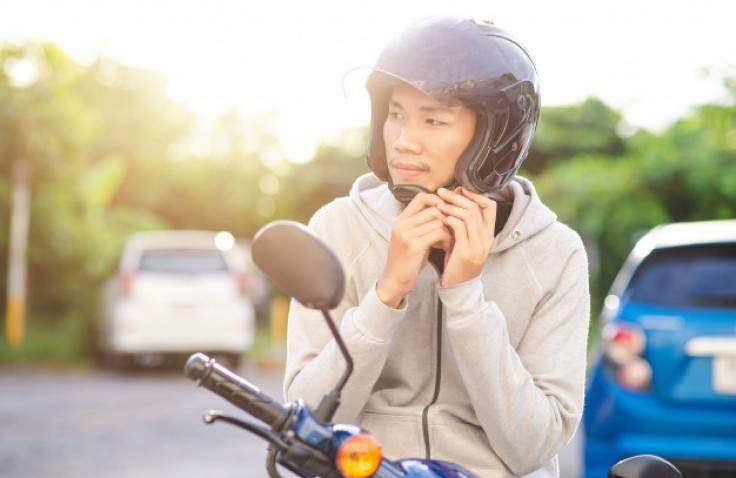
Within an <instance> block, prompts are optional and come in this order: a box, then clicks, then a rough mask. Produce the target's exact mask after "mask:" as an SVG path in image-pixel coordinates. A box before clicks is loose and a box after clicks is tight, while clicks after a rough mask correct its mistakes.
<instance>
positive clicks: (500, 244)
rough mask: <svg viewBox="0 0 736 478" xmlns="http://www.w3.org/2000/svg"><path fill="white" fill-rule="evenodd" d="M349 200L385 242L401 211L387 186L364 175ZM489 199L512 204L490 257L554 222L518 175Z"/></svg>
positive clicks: (373, 177) (548, 212)
mask: <svg viewBox="0 0 736 478" xmlns="http://www.w3.org/2000/svg"><path fill="white" fill-rule="evenodd" d="M349 197H350V201H351V202H352V203H353V205H354V206H355V207H356V208H357V209H358V210H359V211H360V214H362V216H363V217H364V218H365V219H366V221H367V222H368V223H369V224H370V225H371V227H372V228H373V230H374V231H376V233H378V234H379V235H380V236H381V237H383V238H384V239H385V240H386V242H388V240H389V238H390V237H391V226H392V225H393V222H394V220H395V219H396V217H397V216H398V215H399V214H401V211H402V210H403V206H402V205H401V203H399V202H398V201H397V200H396V198H395V197H394V195H393V194H392V193H391V191H390V190H389V188H388V184H387V183H386V182H384V181H382V180H380V179H378V178H377V177H376V176H375V175H374V174H373V173H368V174H364V175H363V176H360V177H359V178H358V179H356V181H355V182H354V183H353V186H352V188H351V190H350V195H349ZM491 199H494V200H496V201H503V202H507V203H510V204H511V205H512V206H511V214H510V215H509V218H508V220H507V221H506V225H505V226H504V228H503V229H502V230H501V231H500V232H499V233H498V235H497V236H496V241H495V242H494V244H493V249H492V251H491V253H492V254H496V253H499V252H502V251H504V250H506V249H508V248H510V247H512V246H514V245H515V244H518V243H520V242H523V241H525V240H526V239H529V238H530V237H533V236H535V235H536V234H538V233H539V232H540V231H542V230H544V229H545V228H547V227H549V226H551V225H552V224H554V223H555V221H556V220H557V216H556V215H555V213H553V212H552V211H551V210H550V209H549V208H548V207H547V206H545V205H544V204H543V203H542V201H541V200H540V199H539V196H537V192H536V190H535V189H534V185H533V184H532V183H531V182H530V181H529V180H527V179H525V178H522V177H519V176H515V177H514V178H513V179H512V180H511V181H510V182H509V183H508V184H506V186H504V187H503V188H502V189H500V190H499V191H496V192H494V193H493V194H492V195H491Z"/></svg>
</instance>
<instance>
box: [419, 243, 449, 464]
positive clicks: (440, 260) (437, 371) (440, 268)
mask: <svg viewBox="0 0 736 478" xmlns="http://www.w3.org/2000/svg"><path fill="white" fill-rule="evenodd" d="M432 252H434V251H432ZM429 262H430V264H432V266H434V268H435V270H436V271H437V275H438V276H439V278H438V282H437V283H438V284H439V283H440V282H442V274H443V272H444V269H445V267H444V265H445V254H444V251H442V252H436V253H435V254H432V253H430V257H429ZM436 322H437V324H436V327H437V341H436V347H437V353H436V357H437V362H436V363H435V367H434V394H433V395H432V400H431V401H430V402H429V403H428V404H427V405H426V406H425V407H424V409H423V410H422V434H423V435H424V454H425V458H426V459H427V460H430V459H431V449H430V446H429V409H430V407H431V406H432V405H434V404H435V403H437V399H438V398H439V396H440V385H441V384H442V301H441V300H440V298H439V297H438V298H437V317H436Z"/></svg>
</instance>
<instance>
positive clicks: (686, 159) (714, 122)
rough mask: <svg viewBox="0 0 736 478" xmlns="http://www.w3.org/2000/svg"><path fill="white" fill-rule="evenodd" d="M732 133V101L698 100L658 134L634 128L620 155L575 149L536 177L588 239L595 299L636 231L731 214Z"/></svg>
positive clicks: (735, 169)
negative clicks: (707, 102)
mask: <svg viewBox="0 0 736 478" xmlns="http://www.w3.org/2000/svg"><path fill="white" fill-rule="evenodd" d="M735 138H736V107H734V106H730V105H704V106H702V107H700V108H697V109H696V110H695V111H694V112H693V113H692V114H691V115H690V116H688V117H687V118H683V119H681V120H680V121H678V122H676V123H675V124H674V125H673V126H672V127H670V128H669V129H668V130H667V131H665V132H664V133H662V134H661V135H654V134H651V133H648V132H645V131H640V132H638V133H637V134H636V135H634V136H633V137H631V138H629V139H628V141H627V145H626V146H627V148H626V152H625V153H624V154H622V155H617V156H610V155H606V154H598V155H588V154H576V155H574V156H572V157H571V158H569V159H568V160H567V161H564V162H560V163H559V164H557V165H555V166H552V167H550V168H549V170H548V171H547V172H546V173H545V174H544V175H542V176H540V177H538V178H536V180H535V184H536V186H537V188H538V190H539V192H540V195H541V196H542V198H543V199H544V200H545V201H546V202H547V203H548V204H549V205H550V207H551V208H552V209H553V210H555V211H556V212H557V213H558V214H559V216H560V218H561V219H562V220H563V221H564V222H567V223H569V224H570V225H571V226H572V227H573V228H575V229H576V230H578V231H579V232H581V234H583V236H584V237H587V238H589V239H590V241H591V242H592V243H593V244H595V245H596V247H595V251H593V252H594V253H595V257H593V260H594V263H595V264H596V265H597V267H596V268H595V270H594V271H593V277H592V286H593V291H594V293H595V295H594V299H595V301H594V303H595V304H596V305H598V306H599V305H600V302H601V300H602V294H603V293H605V292H606V291H607V289H608V288H609V286H610V284H611V283H612V281H613V278H614V276H615V274H616V272H617V271H618V269H619V267H620V266H621V263H622V262H623V260H624V259H625V257H626V255H628V253H629V251H630V250H631V247H632V246H633V242H634V240H635V239H636V238H637V237H638V236H639V234H640V233H641V232H642V231H644V230H647V229H650V228H652V227H654V226H656V225H657V224H661V223H665V222H673V221H695V220H707V219H719V218H733V217H736V194H735V191H734V190H735V189H736V181H734V180H733V178H734V177H736V139H735ZM601 153H603V152H601Z"/></svg>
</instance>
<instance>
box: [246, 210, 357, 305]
mask: <svg viewBox="0 0 736 478" xmlns="http://www.w3.org/2000/svg"><path fill="white" fill-rule="evenodd" d="M251 255H252V257H253V262H254V263H255V264H256V265H257V266H258V268H259V269H261V270H262V271H263V272H264V273H265V274H266V275H267V276H268V278H269V279H271V281H272V282H273V283H274V284H276V286H277V287H278V288H279V289H281V290H282V291H284V293H286V294H288V295H289V296H290V297H293V298H294V299H296V300H297V301H298V302H299V303H301V304H302V305H304V306H305V307H309V308H311V309H317V310H330V309H334V308H335V307H337V305H338V304H339V303H340V301H341V300H342V296H343V294H344V293H345V273H344V272H343V269H342V266H341V265H340V261H339V260H338V259H337V257H336V256H335V254H334V253H333V252H332V251H331V250H330V249H329V248H328V247H327V246H326V245H325V244H324V243H323V242H322V241H321V240H320V239H319V238H317V237H316V236H315V235H314V234H312V232H311V231H309V229H307V228H306V226H304V225H302V224H300V223H298V222H295V221H287V220H281V221H274V222H271V223H269V224H266V225H265V226H264V227H262V228H261V229H260V230H259V231H258V232H257V233H256V235H255V237H254V238H253V243H252V245H251Z"/></svg>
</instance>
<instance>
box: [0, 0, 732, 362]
mask: <svg viewBox="0 0 736 478" xmlns="http://www.w3.org/2000/svg"><path fill="white" fill-rule="evenodd" d="M444 3H446V2H434V1H422V2H408V1H407V2H391V3H389V2H352V1H351V2H345V1H341V2H337V1H336V0H316V1H311V2H297V1H265V0H249V1H248V2H240V1H232V0H218V1H216V2H205V1H198V0H187V1H177V2H173V1H166V0H148V1H142V0H126V1H122V0H108V1H105V2H82V1H74V0H23V1H20V0H18V1H16V0H5V1H3V3H2V7H1V8H2V11H1V14H0V32H2V33H0V171H1V172H2V174H0V225H1V226H2V228H3V232H2V233H0V271H2V273H0V300H1V301H2V303H3V304H7V306H6V307H4V310H5V314H4V317H5V319H6V320H5V325H6V327H4V328H3V330H2V331H0V335H3V336H6V335H7V333H8V331H7V329H8V327H7V325H8V324H7V323H8V320H7V317H8V314H12V315H13V317H22V323H21V324H20V330H18V327H16V328H15V330H16V331H15V332H13V333H15V334H17V333H22V337H17V338H16V339H15V340H14V344H12V345H11V346H9V344H8V340H7V337H4V340H2V343H1V345H0V360H2V361H5V362H8V361H15V360H21V359H26V360H62V361H69V360H71V361H83V362H84V361H86V360H87V359H88V357H89V356H90V354H91V352H92V350H91V348H92V341H91V340H90V334H92V333H93V331H92V329H93V328H94V327H93V324H94V320H95V314H96V313H97V308H98V304H97V302H98V293H97V291H98V290H99V288H100V286H101V284H102V283H103V282H104V281H105V280H106V279H107V278H108V277H110V276H111V275H112V274H114V272H115V270H116V267H117V261H118V259H119V256H120V253H121V249H122V246H123V243H124V240H125V238H126V237H128V236H129V235H130V234H132V233H133V232H137V231H145V230H156V229H184V228H188V229H206V230H226V231H230V232H231V233H232V234H233V235H234V236H235V237H236V238H237V239H238V241H247V240H248V239H249V238H250V237H252V235H253V234H254V232H255V231H257V229H258V228H259V227H260V226H262V225H263V224H265V223H266V222H268V221H271V220H274V219H280V218H289V219H294V220H297V221H306V220H307V219H308V218H309V217H310V215H311V214H312V213H313V212H314V211H315V210H316V209H317V208H318V207H319V206H320V205H322V204H324V203H326V202H327V201H329V200H331V199H332V198H334V197H336V196H339V195H343V194H345V193H346V192H347V191H348V189H349V186H350V184H351V182H352V180H353V179H354V178H355V177H356V176H358V175H359V174H361V173H363V172H366V171H367V167H366V164H365V160H364V152H365V144H366V137H367V123H368V116H369V109H368V101H367V98H366V97H365V95H364V94H362V93H361V92H360V85H358V87H356V86H355V85H351V84H349V83H350V82H347V83H345V84H343V83H344V82H343V77H344V76H345V74H346V72H348V71H349V70H350V69H352V68H355V67H360V66H366V65H370V64H371V63H372V61H373V59H374V58H375V56H376V55H377V54H378V51H379V49H380V48H381V46H382V45H383V44H384V43H385V41H386V40H388V39H389V38H390V37H391V36H392V35H393V34H394V33H395V32H396V31H398V30H399V29H401V28H403V27H404V26H405V25H406V24H408V23H409V22H411V21H413V20H415V19H417V18H420V17H422V16H425V15H429V14H434V13H456V14H460V15H469V16H474V17H479V18H490V19H493V20H494V21H495V22H496V23H497V24H498V25H499V26H501V27H503V28H506V29H508V30H509V31H511V32H513V33H514V34H515V35H516V36H518V37H519V38H521V39H522V40H523V42H524V43H526V44H527V46H528V47H529V48H530V50H531V51H532V52H533V54H534V56H535V59H536V61H537V63H538V68H539V70H540V72H541V79H542V103H543V112H542V119H541V123H540V126H539V129H538V133H537V136H536V139H535V141H534V144H533V147H532V151H531V153H530V155H529V159H528V160H527V161H526V163H525V167H524V170H523V172H522V174H523V175H525V176H527V177H530V178H531V179H533V180H534V182H535V184H536V186H537V188H538V190H539V193H540V195H541V197H542V198H543V199H544V200H545V201H546V202H547V203H548V204H549V205H550V206H551V207H552V209H553V210H555V211H556V212H557V213H558V214H559V216H560V219H561V220H562V221H564V222H566V223H568V224H570V225H571V226H572V227H574V228H575V229H576V230H578V231H579V232H580V233H581V234H582V235H583V237H584V238H585V240H586V243H587V245H588V247H589V252H590V254H591V259H592V260H591V275H590V280H591V288H592V292H593V299H594V310H596V309H598V308H599V305H600V302H601V295H602V294H603V292H602V291H605V290H607V289H608V287H609V285H610V283H611V281H612V277H613V275H614V274H615V272H616V271H617V269H618V268H619V266H620V265H621V263H622V261H623V259H624V257H625V255H626V254H627V253H628V251H629V250H630V248H631V245H632V244H633V242H632V241H633V240H634V239H635V238H636V237H637V234H640V233H641V231H644V230H646V229H648V228H650V227H652V226H654V225H656V224H659V223H663V222H670V221H686V220H696V219H716V218H726V217H733V216H734V209H735V208H736V181H734V180H733V177H734V172H735V169H736V166H735V165H736V161H735V159H736V116H735V112H736V103H735V101H734V100H735V99H736V97H735V95H736V61H735V60H734V58H733V51H732V47H733V45H735V44H736V30H734V29H733V28H732V27H731V25H730V24H729V22H730V19H732V18H734V15H735V14H736V4H734V3H733V2H730V1H728V0H704V1H702V2H698V3H694V2H667V1H659V0H646V1H636V2H634V1H630V0H625V1H617V2H610V1H593V2H584V3H582V4H581V3H580V2H575V1H571V0H560V1H556V2H545V1H542V0H539V1H523V2H517V1H515V2H511V1H506V2H503V1H497V2H482V4H478V2H473V1H465V0H458V1H455V2H452V5H451V6H450V5H445V4H444ZM11 238H15V239H14V241H11ZM11 242H13V245H12V246H13V247H11ZM13 271H15V272H13ZM6 272H7V273H6ZM10 276H12V277H13V278H12V279H9V277H10ZM12 291H14V292H12ZM9 294H10V295H17V294H21V295H22V297H23V300H19V299H13V300H9V297H8V296H9ZM11 299H12V298H11ZM593 320H594V321H595V318H593ZM259 324H260V325H264V326H266V327H267V325H268V324H267V321H260V322H259ZM61 337H63V340H59V338H61Z"/></svg>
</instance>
